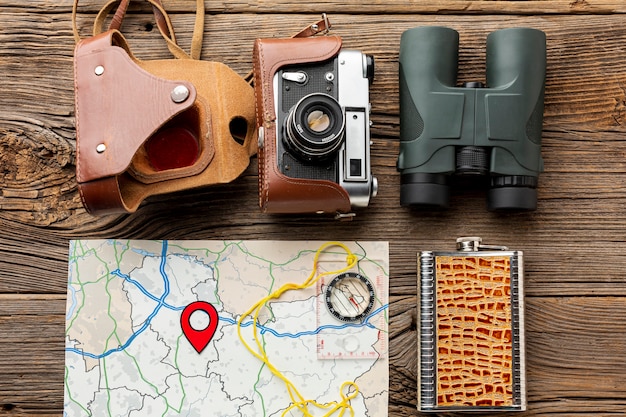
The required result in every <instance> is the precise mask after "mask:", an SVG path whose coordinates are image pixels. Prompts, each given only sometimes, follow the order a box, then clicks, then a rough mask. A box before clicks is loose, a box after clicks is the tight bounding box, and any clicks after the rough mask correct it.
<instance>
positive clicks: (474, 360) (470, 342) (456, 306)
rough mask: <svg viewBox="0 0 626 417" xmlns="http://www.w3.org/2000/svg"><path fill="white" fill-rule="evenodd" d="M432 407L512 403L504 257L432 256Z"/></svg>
mask: <svg viewBox="0 0 626 417" xmlns="http://www.w3.org/2000/svg"><path fill="white" fill-rule="evenodd" d="M436 280H437V285H436V288H437V290H436V300H437V301H436V302H437V308H436V311H437V316H436V332H437V375H438V377H437V406H439V407H457V406H463V407H467V406H478V407H482V406H485V407H506V406H512V405H513V402H514V398H513V370H512V367H513V340H512V318H511V265H510V258H509V257H508V256H488V257H477V256H438V257H437V258H436Z"/></svg>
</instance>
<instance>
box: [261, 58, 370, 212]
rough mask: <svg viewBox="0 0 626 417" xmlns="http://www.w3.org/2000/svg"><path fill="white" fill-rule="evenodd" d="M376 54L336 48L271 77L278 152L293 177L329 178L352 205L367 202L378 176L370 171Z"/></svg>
mask: <svg viewBox="0 0 626 417" xmlns="http://www.w3.org/2000/svg"><path fill="white" fill-rule="evenodd" d="M373 76H374V59H373V57H372V56H371V55H366V54H363V53H361V52H360V51H356V50H343V49H342V50H340V51H339V53H338V54H337V55H336V56H335V57H334V58H332V59H330V60H328V61H323V62H316V63H303V64H294V65H289V66H285V67H283V68H281V69H280V70H279V71H278V72H277V73H276V74H275V75H274V79H273V92H274V98H275V100H274V103H275V108H274V111H275V114H276V127H277V129H276V131H277V133H276V150H277V152H276V154H277V155H276V157H277V161H276V163H277V164H278V168H279V170H280V172H281V173H282V174H283V175H285V176H287V177H291V178H301V179H302V178H304V179H315V180H329V181H333V182H335V183H337V184H339V185H340V186H341V187H343V188H344V189H345V190H346V192H347V193H348V195H349V197H350V204H351V205H352V206H353V207H367V206H368V204H369V201H370V198H371V197H374V196H376V193H377V190H378V181H377V179H376V178H375V177H373V176H372V174H371V163H370V144H371V140H370V124H371V123H370V112H371V104H370V101H369V85H370V83H371V82H372V80H373Z"/></svg>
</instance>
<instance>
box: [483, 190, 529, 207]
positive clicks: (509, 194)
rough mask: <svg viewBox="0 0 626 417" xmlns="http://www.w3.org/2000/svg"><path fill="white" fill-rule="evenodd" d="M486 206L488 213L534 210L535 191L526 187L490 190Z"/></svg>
mask: <svg viewBox="0 0 626 417" xmlns="http://www.w3.org/2000/svg"><path fill="white" fill-rule="evenodd" d="M487 204H488V209H489V211H504V210H536V209H537V189H536V188H528V187H496V188H490V189H489V193H488V195H487Z"/></svg>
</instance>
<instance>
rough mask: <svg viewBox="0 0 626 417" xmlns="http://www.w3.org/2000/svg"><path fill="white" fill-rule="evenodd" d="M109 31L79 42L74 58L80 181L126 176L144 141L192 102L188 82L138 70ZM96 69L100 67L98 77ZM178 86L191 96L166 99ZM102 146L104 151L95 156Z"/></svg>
mask: <svg viewBox="0 0 626 417" xmlns="http://www.w3.org/2000/svg"><path fill="white" fill-rule="evenodd" d="M113 33H114V32H112V31H109V32H106V33H104V34H102V35H98V36H95V37H93V38H89V39H85V40H83V41H82V42H81V43H80V44H78V46H77V47H76V52H75V55H74V63H75V90H76V135H77V137H78V145H77V147H78V157H77V166H76V168H77V170H76V177H77V180H78V182H86V181H92V180H95V179H99V178H104V177H108V176H111V175H117V174H120V173H122V172H124V171H125V170H126V169H127V168H128V166H129V165H130V161H131V158H132V157H133V155H134V154H135V153H136V152H137V149H138V148H139V147H140V146H141V144H142V143H143V142H144V141H145V140H146V138H148V137H149V136H150V135H151V134H152V133H154V131H155V130H156V129H157V128H158V127H159V126H161V125H162V124H164V123H165V122H166V121H168V120H170V119H171V118H172V117H174V116H175V115H176V114H178V113H180V112H182V111H184V110H185V109H187V108H189V107H190V106H191V105H193V103H194V101H195V98H196V89H195V87H194V86H193V85H192V84H191V83H189V82H186V81H171V80H166V79H162V78H157V77H155V76H154V75H152V74H150V73H148V72H146V71H144V70H142V69H141V68H140V67H139V66H137V65H136V64H135V63H134V62H133V60H132V59H131V57H130V56H129V55H128V54H127V53H126V51H125V50H124V49H122V48H119V47H117V46H113V45H112V43H113V40H112V36H113ZM97 67H101V68H103V73H102V74H101V75H98V74H96V72H95V69H96V68H97ZM178 85H184V86H185V87H187V88H188V90H189V92H190V96H189V98H188V99H187V100H186V101H185V102H183V103H174V102H173V101H172V99H171V98H170V93H171V91H172V90H173V89H174V88H175V87H176V86H178ZM138 115H141V117H138ZM101 144H102V145H104V146H106V150H105V151H104V152H97V151H96V149H97V147H98V145H101Z"/></svg>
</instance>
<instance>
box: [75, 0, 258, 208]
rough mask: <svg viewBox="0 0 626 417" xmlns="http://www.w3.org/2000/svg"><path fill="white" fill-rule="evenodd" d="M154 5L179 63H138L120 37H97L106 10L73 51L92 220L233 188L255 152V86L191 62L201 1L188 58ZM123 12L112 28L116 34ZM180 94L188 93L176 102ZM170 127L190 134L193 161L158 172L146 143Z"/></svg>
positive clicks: (219, 68) (218, 66)
mask: <svg viewBox="0 0 626 417" xmlns="http://www.w3.org/2000/svg"><path fill="white" fill-rule="evenodd" d="M127 3H128V1H126V2H124V4H123V6H124V7H127ZM150 3H152V4H153V7H155V16H157V17H160V18H161V20H164V21H165V23H167V25H168V26H169V29H167V28H166V29H165V33H164V38H165V40H166V41H167V42H168V47H169V48H170V51H172V52H173V54H174V55H175V56H177V58H178V59H162V60H151V61H147V60H146V61H143V60H139V59H137V58H135V57H134V55H133V54H132V52H131V51H130V48H129V46H128V44H127V42H126V40H125V38H124V37H123V35H122V34H121V33H120V32H119V31H118V30H117V29H109V30H107V31H105V32H103V33H98V27H99V26H101V23H102V20H103V16H106V13H108V9H110V7H107V8H105V9H103V11H102V12H101V14H100V15H99V16H98V18H97V19H96V24H95V25H94V27H95V29H94V32H95V34H94V36H92V37H90V38H87V39H83V40H82V41H80V42H79V43H78V44H77V46H76V50H75V53H74V82H75V85H74V88H75V100H76V103H75V104H76V137H77V141H76V142H77V145H76V147H77V162H76V179H77V181H78V188H79V190H80V195H81V198H82V200H83V205H84V206H85V208H86V209H87V210H88V211H89V212H90V213H92V214H107V213H124V212H133V211H135V210H136V209H137V208H138V207H139V204H140V203H141V202H142V201H143V200H144V199H145V198H146V197H148V196H151V195H156V194H165V193H171V192H175V191H180V190H185V189H190V188H195V187H200V186H206V185H212V184H218V183H227V182H230V181H232V180H234V179H235V178H237V177H238V176H239V175H240V174H241V173H242V172H243V171H244V170H245V169H246V168H247V167H248V165H249V163H250V157H251V156H252V155H254V154H255V153H256V149H257V143H258V142H257V140H256V130H255V125H254V112H255V110H254V90H253V88H252V87H251V86H250V85H249V84H248V83H247V82H246V81H245V80H244V79H243V78H242V77H241V76H239V75H238V74H236V73H235V72H234V71H233V70H232V69H231V68H229V67H228V66H226V65H224V64H222V63H219V62H209V61H201V60H199V59H197V58H198V57H199V55H200V52H199V47H200V45H201V43H202V38H201V34H202V30H203V25H202V23H203V19H202V17H203V15H204V4H203V2H202V1H201V0H200V1H198V14H199V17H200V18H198V19H197V22H196V23H197V24H196V26H197V28H196V29H197V30H194V44H193V45H192V54H191V56H188V55H186V53H185V52H184V51H182V50H181V49H180V48H179V47H178V46H177V45H176V43H175V39H174V37H173V36H172V35H173V32H171V30H172V29H171V23H170V22H169V20H168V18H167V14H166V13H165V11H164V10H163V9H162V6H161V5H160V1H155V0H150ZM120 7H122V6H120ZM124 7H122V8H121V9H118V13H117V14H116V17H117V16H118V14H119V15H120V17H119V19H118V21H116V20H115V19H114V21H113V22H112V25H113V23H115V22H117V26H119V23H120V22H119V20H120V19H121V18H122V17H123V13H124V11H125V8H124ZM159 21H160V20H159V19H157V22H159ZM159 29H160V30H162V28H161V26H159ZM168 32H169V33H168ZM162 33H163V30H162ZM196 34H197V35H198V36H197V37H196ZM194 49H195V52H194ZM193 58H196V59H193ZM177 87H181V88H182V87H184V88H182V90H183V91H185V90H186V93H184V94H183V97H182V98H181V97H179V96H176V93H175V89H176V88H177ZM172 124H174V125H175V126H180V127H181V128H184V129H186V130H188V131H191V132H192V134H193V136H195V138H196V139H197V141H198V156H197V159H196V160H195V162H193V163H192V164H191V165H183V166H181V167H176V168H173V169H166V170H158V169H155V168H154V167H153V166H151V164H150V161H149V159H148V157H147V155H146V150H145V149H144V144H145V143H146V141H147V140H148V139H149V138H150V137H152V136H153V135H154V134H155V133H156V132H158V131H160V130H162V129H164V128H167V127H168V126H171V125H172ZM175 143H179V142H175ZM168 156H169V155H168V153H167V148H166V149H165V156H164V157H165V158H167V157H168Z"/></svg>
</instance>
